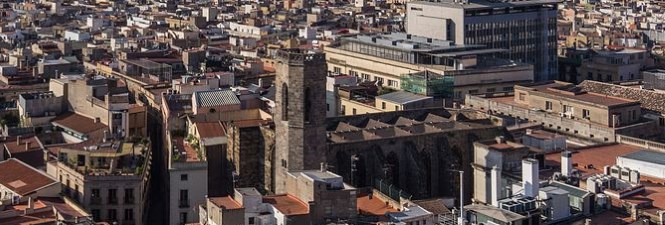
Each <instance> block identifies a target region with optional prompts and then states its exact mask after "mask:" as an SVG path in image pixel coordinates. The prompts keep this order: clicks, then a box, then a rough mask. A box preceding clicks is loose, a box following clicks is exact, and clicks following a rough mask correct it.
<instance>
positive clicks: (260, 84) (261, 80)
mask: <svg viewBox="0 0 665 225" xmlns="http://www.w3.org/2000/svg"><path fill="white" fill-rule="evenodd" d="M263 85H264V83H263V78H259V87H263Z"/></svg>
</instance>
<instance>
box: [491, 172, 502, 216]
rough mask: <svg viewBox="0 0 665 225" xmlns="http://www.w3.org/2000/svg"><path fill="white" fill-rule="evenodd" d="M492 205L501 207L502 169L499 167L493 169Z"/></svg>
mask: <svg viewBox="0 0 665 225" xmlns="http://www.w3.org/2000/svg"><path fill="white" fill-rule="evenodd" d="M491 182H492V184H491V185H492V186H491V188H492V192H491V194H492V196H491V197H492V205H493V206H496V207H499V199H501V168H499V167H498V166H494V167H492V177H491Z"/></svg>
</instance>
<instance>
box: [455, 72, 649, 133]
mask: <svg viewBox="0 0 665 225" xmlns="http://www.w3.org/2000/svg"><path fill="white" fill-rule="evenodd" d="M466 104H467V106H469V107H471V108H474V109H479V110H481V111H485V112H490V113H492V114H494V113H497V114H503V115H507V116H511V117H516V118H518V119H520V120H524V121H528V122H536V123H541V124H542V125H543V126H544V128H545V129H549V130H555V131H558V132H562V133H566V134H571V135H574V136H578V137H583V138H588V139H592V140H596V141H603V142H612V141H614V140H615V135H616V134H626V135H631V136H650V135H653V134H655V133H654V128H655V125H656V124H655V122H653V121H648V120H644V119H643V118H642V109H641V104H640V102H638V101H634V100H630V99H626V98H621V97H613V96H608V95H604V94H598V93H594V92H587V91H584V90H583V89H582V88H581V87H577V86H575V85H573V84H570V83H565V82H559V81H552V82H544V83H536V84H532V85H516V86H515V92H514V95H485V96H470V95H469V96H467V103H466Z"/></svg>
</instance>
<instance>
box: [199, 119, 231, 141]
mask: <svg viewBox="0 0 665 225" xmlns="http://www.w3.org/2000/svg"><path fill="white" fill-rule="evenodd" d="M196 129H197V130H198V131H199V136H200V137H201V138H213V137H223V136H226V133H224V129H223V128H222V125H221V124H220V123H219V122H198V123H196Z"/></svg>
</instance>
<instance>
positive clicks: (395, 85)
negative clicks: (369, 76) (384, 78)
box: [388, 79, 399, 87]
mask: <svg viewBox="0 0 665 225" xmlns="http://www.w3.org/2000/svg"><path fill="white" fill-rule="evenodd" d="M388 86H390V87H399V86H398V84H397V81H395V80H390V79H388Z"/></svg>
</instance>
